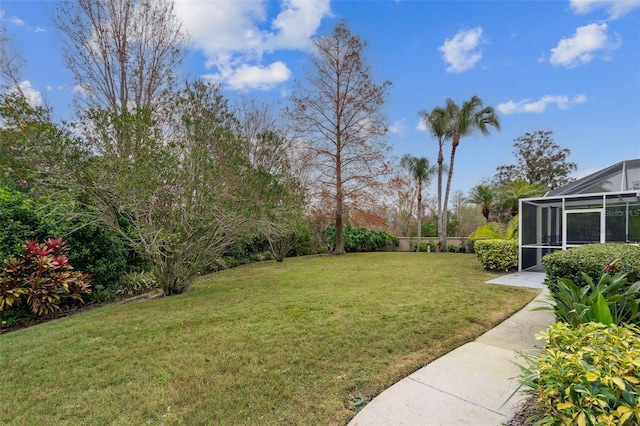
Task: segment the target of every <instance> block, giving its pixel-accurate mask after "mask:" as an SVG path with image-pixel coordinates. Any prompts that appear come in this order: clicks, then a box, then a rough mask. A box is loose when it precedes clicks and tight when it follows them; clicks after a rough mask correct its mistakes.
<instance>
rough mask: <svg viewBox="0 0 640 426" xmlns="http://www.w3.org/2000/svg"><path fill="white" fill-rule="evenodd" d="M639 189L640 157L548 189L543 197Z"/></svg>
mask: <svg viewBox="0 0 640 426" xmlns="http://www.w3.org/2000/svg"><path fill="white" fill-rule="evenodd" d="M618 191H640V158H637V159H633V160H625V161H621V162H619V163H616V164H614V165H612V166H609V167H606V168H604V169H602V170H600V171H597V172H595V173H592V174H590V175H588V176H585V177H583V178H581V179H578V180H575V181H573V182H571V183H569V184H567V185H564V186H561V187H559V188H556V189H553V190H551V191H549V192H548V193H547V194H546V195H545V197H557V196H560V195H576V194H592V193H602V192H618Z"/></svg>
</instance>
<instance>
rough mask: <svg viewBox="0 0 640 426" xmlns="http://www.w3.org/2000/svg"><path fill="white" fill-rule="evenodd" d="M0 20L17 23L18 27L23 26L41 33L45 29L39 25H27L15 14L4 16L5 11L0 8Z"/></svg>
mask: <svg viewBox="0 0 640 426" xmlns="http://www.w3.org/2000/svg"><path fill="white" fill-rule="evenodd" d="M0 21H3V22H9V23H10V24H13V25H17V26H19V27H24V28H25V29H26V30H27V31H32V32H36V33H42V32H45V31H46V30H45V29H44V28H42V27H40V26H37V27H35V28H33V27H31V26H29V25H27V23H26V22H24V20H23V19H21V18H18V17H17V16H10V17H8V18H7V17H5V11H4V10H2V9H0Z"/></svg>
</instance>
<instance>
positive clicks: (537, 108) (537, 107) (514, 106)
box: [496, 94, 587, 115]
mask: <svg viewBox="0 0 640 426" xmlns="http://www.w3.org/2000/svg"><path fill="white" fill-rule="evenodd" d="M585 102H587V97H586V96H585V95H583V94H580V95H577V96H574V97H573V98H569V97H568V96H566V95H545V96H543V97H542V98H540V99H539V100H537V101H533V102H531V101H530V100H529V99H523V100H521V101H518V102H514V101H511V100H510V101H508V102H505V103H503V104H498V106H497V107H496V109H497V110H498V111H499V112H500V113H502V114H505V115H508V114H515V113H521V112H530V113H538V114H539V113H542V112H544V111H545V110H546V109H547V106H549V105H556V106H557V107H558V108H559V109H569V108H571V106H572V105H578V104H583V103H585Z"/></svg>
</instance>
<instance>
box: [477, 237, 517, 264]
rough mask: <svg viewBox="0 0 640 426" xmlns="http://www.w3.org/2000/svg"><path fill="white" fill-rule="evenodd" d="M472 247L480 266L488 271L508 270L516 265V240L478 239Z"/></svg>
mask: <svg viewBox="0 0 640 426" xmlns="http://www.w3.org/2000/svg"><path fill="white" fill-rule="evenodd" d="M473 249H474V251H475V253H476V256H477V258H478V260H479V261H480V263H481V264H482V266H484V268H485V269H487V270H489V271H509V270H512V269H514V268H516V267H517V266H518V242H517V241H514V240H478V241H476V242H475V243H474V245H473Z"/></svg>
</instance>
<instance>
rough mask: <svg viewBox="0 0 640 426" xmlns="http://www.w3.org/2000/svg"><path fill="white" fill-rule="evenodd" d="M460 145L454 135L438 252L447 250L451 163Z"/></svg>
mask: <svg viewBox="0 0 640 426" xmlns="http://www.w3.org/2000/svg"><path fill="white" fill-rule="evenodd" d="M459 144H460V135H457V134H456V135H454V136H453V141H452V143H451V160H449V161H450V162H449V174H448V176H447V189H446V192H445V194H444V204H443V206H442V228H443V229H442V237H441V238H440V250H442V251H446V250H447V213H448V212H447V210H448V209H447V206H448V205H449V192H450V191H451V179H452V178H453V162H454V161H455V159H456V149H457V148H458V145H459Z"/></svg>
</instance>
